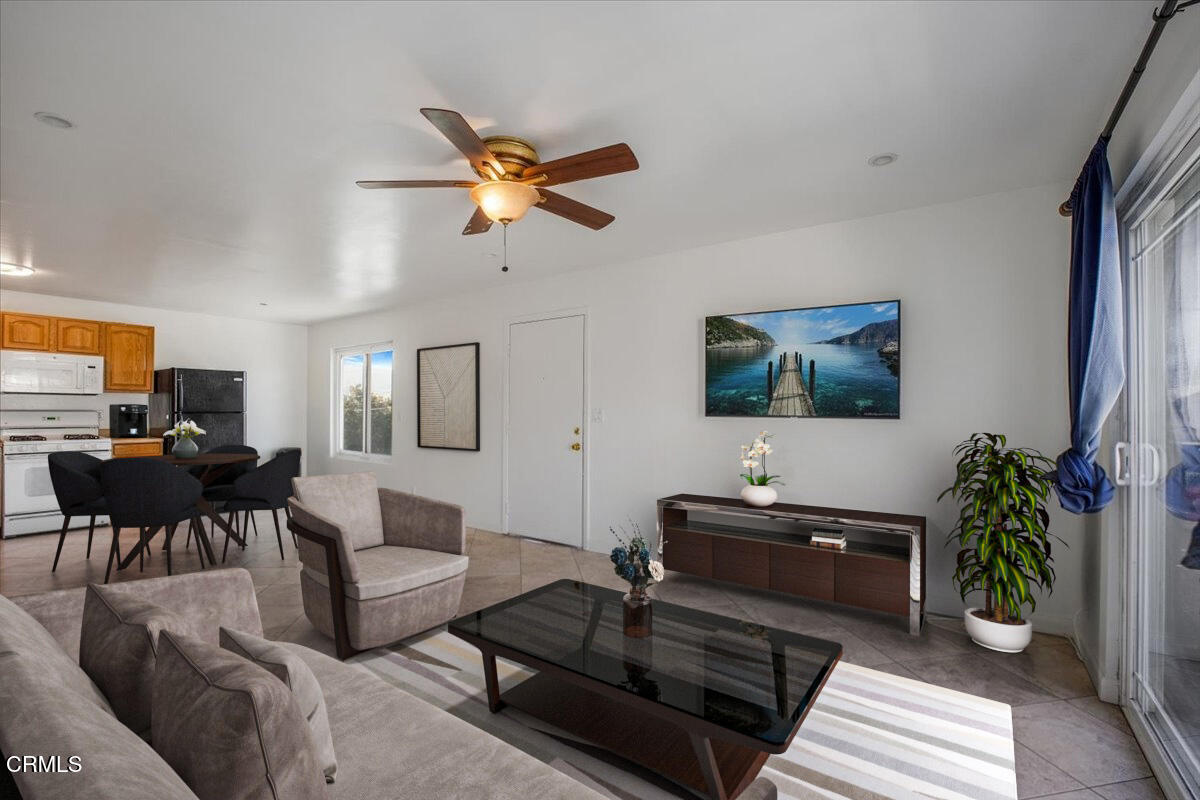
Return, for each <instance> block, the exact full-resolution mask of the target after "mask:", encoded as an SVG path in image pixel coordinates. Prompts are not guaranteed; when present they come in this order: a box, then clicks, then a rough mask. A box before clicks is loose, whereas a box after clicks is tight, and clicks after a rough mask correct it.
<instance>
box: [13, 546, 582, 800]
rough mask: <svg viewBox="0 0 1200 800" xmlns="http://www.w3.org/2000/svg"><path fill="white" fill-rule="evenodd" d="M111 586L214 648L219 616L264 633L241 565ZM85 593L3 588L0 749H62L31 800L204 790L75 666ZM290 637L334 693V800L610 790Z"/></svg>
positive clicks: (19, 780)
mask: <svg viewBox="0 0 1200 800" xmlns="http://www.w3.org/2000/svg"><path fill="white" fill-rule="evenodd" d="M111 588H112V589H114V590H116V591H121V592H129V593H132V594H135V595H138V596H140V597H143V598H145V599H146V600H148V601H149V602H152V603H154V604H156V605H159V606H162V607H163V608H166V609H168V610H170V611H172V612H175V613H176V614H178V615H180V616H182V617H183V618H184V620H185V621H186V623H187V624H188V625H189V626H190V630H187V631H183V633H187V634H188V635H192V636H196V637H198V638H201V639H204V640H205V641H208V642H212V643H214V644H216V643H217V641H218V628H219V627H220V626H222V625H224V626H226V627H229V628H234V629H237V630H242V631H246V632H248V633H253V634H255V635H259V636H261V635H262V623H261V621H260V619H259V615H258V604H257V601H256V600H255V594H254V584H253V582H252V581H251V579H250V573H248V572H246V571H245V570H242V569H222V570H209V571H207V572H199V573H193V574H188V575H176V576H174V577H170V578H151V579H147V580H140V581H132V582H129V583H121V584H115V585H113V586H112V587H111ZM84 591H85V590H84V589H67V590H62V591H56V592H46V593H43V594H36V595H29V596H24V597H18V598H15V600H10V599H8V598H5V597H0V710H2V711H0V752H3V754H4V756H5V757H6V758H7V757H10V756H28V755H33V756H56V755H57V756H60V757H61V761H60V762H56V763H55V764H54V768H56V769H61V770H62V771H49V772H24V771H23V772H19V773H17V774H16V775H15V776H14V777H15V780H16V785H17V788H18V789H19V790H20V792H21V794H22V796H24V798H25V800H58V799H59V798H62V800H66V799H67V798H79V797H86V798H89V800H108V798H113V799H114V800H115V799H116V798H121V800H152V799H153V800H165V799H166V798H194V797H195V795H194V794H193V793H192V792H191V791H190V790H189V789H188V788H187V786H186V785H184V783H183V782H182V781H181V780H180V779H179V778H178V776H176V775H175V773H174V772H172V771H171V768H170V767H169V766H167V763H166V762H165V761H163V760H162V759H161V758H160V757H159V756H158V754H157V753H155V751H154V749H153V748H152V747H151V746H150V745H149V744H148V743H146V742H145V741H143V740H142V739H141V738H139V737H138V736H137V735H136V734H134V733H133V731H131V730H129V729H128V728H126V727H124V726H123V725H122V724H121V723H120V722H118V721H117V719H116V717H114V716H113V715H112V711H111V709H110V708H109V707H108V703H107V701H106V700H105V698H104V697H103V695H101V694H100V692H99V690H98V689H97V688H96V686H95V685H94V684H93V683H92V682H91V680H90V679H89V678H88V677H87V675H86V674H85V673H84V672H83V671H82V670H81V669H80V668H79V666H78V659H79V634H80V627H81V623H82V616H83V599H84ZM287 646H288V648H289V649H292V650H293V651H294V652H295V653H297V654H298V655H299V656H300V657H301V658H302V659H303V660H304V662H305V663H306V664H308V666H309V667H310V668H311V669H312V671H313V673H314V674H315V676H316V678H317V681H318V682H319V683H320V685H321V690H322V692H323V693H324V695H325V701H326V707H327V709H328V714H329V723H330V728H331V730H332V733H333V742H334V748H335V750H336V753H337V759H338V772H337V781H336V783H333V784H330V785H329V786H328V787H327V790H328V796H329V797H330V798H338V797H345V798H354V800H371V799H372V798H379V800H392V798H400V797H404V798H430V799H431V800H432V798H454V797H464V798H467V797H469V798H483V797H487V798H501V799H503V798H511V800H527V799H528V798H531V797H537V798H561V800H568V798H570V799H571V800H575V799H576V798H578V799H579V800H584V798H597V800H599V798H601V797H602V795H600V794H598V793H596V792H594V791H592V790H591V789H589V788H587V787H586V786H584V785H583V784H581V783H579V782H578V781H576V780H574V779H572V778H570V777H567V776H566V775H564V774H562V773H560V772H558V771H557V770H555V769H553V768H552V767H550V766H548V765H546V764H544V763H542V762H541V761H538V760H537V759H535V758H533V757H531V756H529V755H526V754H525V753H523V752H521V751H520V750H518V749H517V748H515V747H513V746H512V745H509V744H507V743H505V742H503V741H501V740H499V739H497V738H495V737H494V736H491V735H490V734H488V733H485V732H483V731H481V730H479V729H478V728H475V727H473V726H471V725H469V724H468V723H466V722H463V721H462V720H460V719H458V718H457V717H454V716H453V715H451V714H449V713H447V712H445V711H442V710H441V709H438V708H435V707H434V706H432V705H430V704H428V703H426V702H424V701H423V700H419V699H417V698H416V697H414V696H412V695H410V694H408V693H406V692H404V691H402V690H401V689H398V688H396V687H394V686H392V685H390V684H388V683H386V682H384V681H382V680H380V679H379V678H377V677H376V676H374V675H373V674H372V673H370V672H368V671H367V670H366V669H365V668H364V667H361V666H357V665H353V664H343V663H342V662H340V661H337V660H335V659H333V658H329V657H328V656H325V655H322V654H321V653H318V652H316V651H314V650H310V649H308V648H306V647H302V646H300V645H287ZM71 756H78V757H79V759H80V762H79V765H80V767H81V769H79V770H78V771H74V772H73V771H71V764H70V761H69V758H70V757H71ZM49 763H50V762H44V764H45V765H46V766H49ZM0 777H2V776H0ZM2 790H3V786H2V785H0V791H2Z"/></svg>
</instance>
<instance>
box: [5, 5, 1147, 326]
mask: <svg viewBox="0 0 1200 800" xmlns="http://www.w3.org/2000/svg"><path fill="white" fill-rule="evenodd" d="M1153 7H1154V2H1153V0H1132V1H1131V2H1095V3H1092V2H1084V3H1077V2H958V1H956V2H947V3H938V2H916V3H904V2H895V3H851V2H833V3H807V4H752V3H747V2H741V3H733V2H730V3H711V4H708V3H703V4H702V3H692V4H687V3H629V4H624V3H613V2H606V3H599V4H574V3H572V4H569V3H553V4H551V3H481V4H474V3H472V4H453V3H445V2H443V3H431V4H420V3H403V4H401V3H396V4H381V3H364V4H355V3H329V4H325V3H313V2H310V3H294V4H288V3H250V2H244V3H208V2H204V3H184V2H172V3H154V4H151V3H146V4H132V3H130V4H124V3H93V2H83V3H42V2H33V3H25V2H4V3H3V5H2V6H0V201H2V203H3V205H2V206H0V211H2V216H0V260H4V261H10V262H18V263H27V264H30V265H32V266H34V267H36V268H37V269H38V270H39V272H38V273H37V274H36V275H35V276H33V277H32V278H27V279H21V280H20V282H19V283H18V282H17V280H15V279H9V280H6V282H5V285H6V287H7V288H13V289H16V288H20V289H25V290H29V291H35V292H44V293H52V294H62V295H69V296H76V297H87V298H94V299H102V300H114V301H121V302H130V303H137V304H143V305H152V306H162V307H167V308H190V309H195V310H204V311H211V312H216V313H226V314H231V315H234V316H245V317H256V318H263V319H276V320H286V321H296V322H307V321H313V320H319V319H324V318H329V317H335V316H342V315H346V314H351V313H355V312H359V311H364V310H369V309H378V308H381V307H386V306H394V305H397V304H400V303H407V302H412V301H414V300H418V299H423V298H428V297H432V296H437V295H446V294H450V293H454V292H458V291H463V290H469V289H474V288H480V287H485V286H491V285H495V284H498V283H501V282H503V281H513V280H528V279H529V278H531V277H536V276H543V275H547V274H551V273H557V272H564V271H567V270H573V269H580V268H584V267H589V266H595V265H599V264H604V263H610V262H615V261H623V260H628V259H632V258H639V257H643V256H647V255H652V254H658V253H664V252H669V251H675V250H681V249H685V248H689V247H694V246H698V245H703V244H709V243H713V242H718V241H726V240H731V239H738V238H742V237H747V236H753V235H757V234H763V233H768V232H772V231H779V230H785V229H790V228H799V227H804V226H808V225H813V224H818V223H822V222H829V221H834V220H840V219H849V218H854V217H862V216H868V215H872V214H879V213H883V212H888V211H893V210H897V209H901V208H910V207H915V206H921V205H927V204H930V203H936V202H943V201H950V200H955V199H959V198H964V197H970V196H975V195H980V194H986V193H989V192H995V191H1001V190H1006V189H1013V188H1018V187H1025V186H1032V185H1039V184H1044V183H1048V182H1051V181H1056V180H1068V179H1071V178H1073V177H1074V174H1075V173H1076V171H1077V170H1078V167H1079V166H1080V164H1081V161H1082V159H1083V157H1084V156H1085V155H1086V151H1087V149H1088V147H1089V146H1090V144H1091V142H1092V141H1093V140H1094V137H1095V135H1096V132H1097V130H1098V128H1099V127H1100V125H1101V123H1102V122H1103V120H1104V118H1105V116H1106V115H1107V112H1108V109H1109V107H1110V106H1111V104H1112V102H1113V100H1114V99H1115V96H1116V93H1117V91H1118V90H1119V88H1120V86H1121V83H1122V81H1123V80H1124V78H1125V76H1126V74H1127V73H1128V71H1129V69H1130V66H1131V65H1132V63H1133V61H1134V59H1135V57H1136V55H1137V51H1138V48H1139V47H1140V46H1141V43H1142V41H1143V40H1144V38H1145V34H1146V32H1147V29H1148V24H1149V21H1148V20H1149V13H1150V10H1151V9H1152V8H1153ZM1097 43H1103V46H1102V47H1098V46H1096V44H1097ZM421 106H437V107H444V108H452V109H456V110H458V111H460V112H462V113H463V115H464V116H466V117H467V119H468V120H469V121H470V122H471V123H472V124H473V125H475V126H476V128H477V129H478V130H479V131H480V133H481V135H488V134H491V133H500V132H503V133H511V134H515V135H518V136H523V137H525V138H528V139H530V140H532V141H533V142H534V143H535V144H536V145H537V147H538V149H539V151H540V153H541V155H542V158H543V159H544V160H549V159H552V158H557V157H561V156H564V155H568V154H570V153H574V152H578V151H581V150H587V149H591V148H594V147H599V146H602V145H607V144H611V143H614V142H621V141H624V142H628V143H629V144H630V146H631V147H632V148H633V150H634V152H635V153H636V154H637V156H638V158H639V160H640V162H641V169H640V170H639V171H637V172H632V173H626V174H623V175H616V176H611V177H607V178H601V179H598V180H594V181H588V182H584V183H578V184H573V185H570V186H564V187H562V188H561V191H562V193H563V194H566V195H568V196H570V197H573V198H575V199H578V200H581V201H583V202H586V203H590V204H592V205H595V206H597V207H599V208H601V209H604V210H606V211H609V212H611V213H613V214H615V215H616V217H617V220H616V222H614V223H613V224H612V225H610V226H609V227H608V228H606V229H605V230H603V231H600V232H593V231H590V230H588V229H586V228H583V227H581V226H578V225H574V224H572V223H569V222H567V221H565V220H563V219H560V218H558V217H555V216H552V215H550V214H545V213H541V212H538V211H531V212H530V214H529V216H527V217H526V218H525V219H524V220H522V221H521V222H519V223H516V224H514V225H513V226H512V228H511V229H510V231H509V261H510V263H511V264H512V271H511V272H509V273H508V274H507V275H503V274H501V272H500V270H499V263H500V262H499V259H498V258H495V257H492V256H491V255H490V254H492V253H499V251H500V236H501V232H500V226H495V227H494V228H493V230H492V231H491V233H489V234H486V235H483V236H471V237H467V236H462V235H460V231H461V229H462V226H463V225H464V224H465V223H466V220H467V218H468V217H469V216H470V215H471V212H472V210H473V206H472V205H471V203H470V200H469V199H468V198H467V195H466V192H465V191H462V190H452V189H448V190H434V189H426V190H415V191H365V190H361V189H358V188H356V187H355V186H354V181H355V180H358V179H393V178H395V179H399V178H453V179H469V178H471V177H473V176H472V174H471V172H470V170H469V169H468V167H467V165H466V160H465V159H464V158H462V157H461V156H459V155H458V153H457V151H455V150H454V149H453V148H452V147H451V145H450V144H449V143H448V142H447V141H446V140H444V139H443V138H441V136H440V135H439V134H438V133H437V132H436V131H435V130H434V129H433V127H432V126H431V125H430V124H429V123H428V122H426V120H425V119H424V118H423V117H421V115H420V114H419V113H418V111H417V109H418V108H420V107H421ZM35 111H49V112H53V113H56V114H60V115H62V116H65V117H67V118H69V119H70V120H72V121H74V122H75V124H76V126H77V127H76V128H75V129H73V130H68V131H64V130H56V129H52V128H49V127H47V126H45V125H43V124H41V123H39V122H37V121H36V120H34V118H33V113H34V112H35ZM884 151H895V152H897V153H900V160H899V161H898V162H897V163H896V164H894V165H892V166H889V167H884V168H871V167H868V166H867V165H866V160H867V157H868V156H870V155H873V154H876V153H880V152H884ZM1047 213H1053V209H1047ZM260 302H266V303H268V305H267V306H265V307H262V306H260V305H259V303H260Z"/></svg>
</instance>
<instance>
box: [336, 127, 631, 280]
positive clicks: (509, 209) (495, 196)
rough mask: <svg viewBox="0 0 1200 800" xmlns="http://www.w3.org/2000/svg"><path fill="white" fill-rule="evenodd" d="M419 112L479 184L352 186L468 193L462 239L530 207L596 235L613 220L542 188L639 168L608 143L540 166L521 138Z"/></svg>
mask: <svg viewBox="0 0 1200 800" xmlns="http://www.w3.org/2000/svg"><path fill="white" fill-rule="evenodd" d="M421 113H422V114H423V115H425V118H426V119H428V120H429V121H430V122H432V123H433V125H434V127H435V128H437V129H438V130H439V131H441V133H442V135H443V136H445V137H446V138H447V139H449V140H450V143H451V144H453V145H454V146H455V147H457V148H458V149H459V150H461V151H462V153H463V155H465V156H466V157H467V160H468V161H470V162H471V168H472V169H473V170H475V174H476V175H478V176H479V177H480V178H482V179H483V181H482V182H476V181H358V182H357V183H358V185H359V186H361V187H362V188H364V189H431V188H452V189H470V190H471V199H472V200H473V201H475V203H476V205H478V208H476V209H475V213H474V214H473V215H472V216H471V219H470V221H468V222H467V227H465V228H463V235H464V236H469V235H471V234H474V233H485V232H486V231H487V230H488V229H489V228H491V227H492V223H494V222H499V223H500V224H502V225H504V226H505V227H506V228H507V226H508V224H509V223H511V222H516V221H517V220H519V219H521V217H523V216H525V212H526V211H528V210H529V209H530V208H532V207H534V206H536V207H538V208H541V209H543V210H545V211H549V212H550V213H551V214H557V215H558V216H560V217H562V218H564V219H569V220H571V222H577V223H579V224H580V225H586V226H587V227H589V228H591V229H592V230H596V231H598V230H600V229H601V228H603V227H604V226H606V225H608V224H609V223H610V222H612V221H613V220H614V219H616V217H614V216H613V215H612V214H607V213H605V212H603V211H601V210H600V209H598V208H592V207H591V206H589V205H585V204H583V203H580V202H578V201H576V200H572V199H570V198H569V197H564V196H563V195H561V194H558V193H557V192H551V191H550V190H548V189H546V188H545V187H547V186H557V185H559V184H563V183H571V182H572V181H581V180H586V179H587V178H599V177H601V176H603V175H614V174H616V173H618V172H628V171H629V170H634V169H637V168H638V162H637V158H636V157H635V156H634V155H633V151H632V150H630V149H629V145H627V144H623V143H622V144H614V145H609V146H608V147H601V148H599V149H596V150H589V151H587V152H586V153H577V154H575V155H573V156H567V157H566V158H559V159H555V160H554V161H546V162H544V163H543V162H541V161H539V160H538V154H537V150H535V149H534V147H533V145H532V144H530V143H529V142H527V141H525V140H524V139H519V138H517V137H516V136H488V137H486V138H483V139H481V138H479V134H477V133H475V131H474V130H473V129H472V128H471V126H470V125H468V124H467V121H466V120H465V119H463V117H462V115H461V114H459V113H458V112H457V111H447V110H445V109H441V108H422V109H421ZM506 269H507V268H506Z"/></svg>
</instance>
